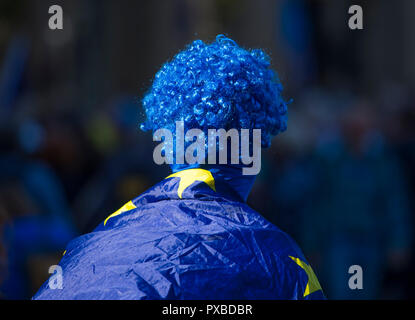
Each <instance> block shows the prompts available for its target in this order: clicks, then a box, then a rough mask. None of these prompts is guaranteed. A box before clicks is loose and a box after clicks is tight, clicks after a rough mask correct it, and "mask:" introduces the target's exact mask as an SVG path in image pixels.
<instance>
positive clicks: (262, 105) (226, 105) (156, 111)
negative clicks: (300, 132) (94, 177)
mask: <svg viewBox="0 0 415 320" xmlns="http://www.w3.org/2000/svg"><path fill="white" fill-rule="evenodd" d="M281 92H282V85H281V83H280V81H279V79H278V76H277V74H276V73H275V72H274V71H272V70H271V69H270V58H269V57H268V56H267V54H266V53H264V52H263V51H262V50H259V49H254V50H245V49H243V48H241V47H239V46H238V45H237V44H236V43H235V42H234V41H233V40H232V39H229V38H227V37H226V36H224V35H218V36H217V37H216V41H214V42H212V43H211V44H206V43H204V42H203V41H201V40H196V41H194V42H193V43H191V44H190V45H189V46H188V47H187V48H186V49H185V50H183V51H182V52H180V53H178V54H177V55H176V56H175V57H174V58H173V59H172V60H171V61H170V62H167V63H166V64H164V65H163V67H162V68H161V69H160V71H158V72H157V74H156V76H155V78H154V80H153V83H152V86H151V88H150V90H149V92H148V93H147V94H146V95H145V97H144V98H143V100H142V103H143V107H144V110H145V113H146V117H147V119H146V121H145V122H144V123H143V124H141V129H142V130H144V131H147V130H152V131H153V132H154V131H156V130H157V129H160V128H166V129H169V130H171V131H174V127H175V121H180V120H181V121H183V122H184V125H185V128H186V129H187V128H198V129H201V130H202V131H203V132H204V133H205V134H207V130H208V129H212V128H214V129H219V128H223V129H226V130H229V129H231V128H236V129H261V134H262V135H261V145H262V147H265V148H266V147H269V146H270V144H271V137H272V136H274V135H277V134H278V133H279V132H282V131H284V130H286V128H287V117H286V112H287V103H286V102H285V101H284V99H283V98H282V97H281Z"/></svg>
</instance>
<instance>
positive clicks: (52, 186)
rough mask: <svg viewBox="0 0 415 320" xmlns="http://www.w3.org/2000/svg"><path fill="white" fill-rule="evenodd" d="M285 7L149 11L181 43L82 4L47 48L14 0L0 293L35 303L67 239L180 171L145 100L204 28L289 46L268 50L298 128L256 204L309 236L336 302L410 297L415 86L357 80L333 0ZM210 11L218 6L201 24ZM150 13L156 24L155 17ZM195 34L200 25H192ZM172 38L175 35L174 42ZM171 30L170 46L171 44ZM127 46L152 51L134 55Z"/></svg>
mask: <svg viewBox="0 0 415 320" xmlns="http://www.w3.org/2000/svg"><path fill="white" fill-rule="evenodd" d="M57 2H59V1H57ZM277 2H278V4H279V5H278V6H277V7H272V8H271V9H272V10H270V8H269V7H268V6H269V4H268V2H265V1H259V2H258V4H257V5H253V4H250V5H247V4H246V2H243V3H245V6H243V5H240V4H238V3H236V2H234V1H228V2H225V1H220V0H217V1H211V2H207V1H201V3H202V4H203V5H201V7H202V8H195V7H192V6H191V5H189V2H188V1H186V0H183V1H181V0H176V1H172V3H174V6H175V7H174V8H175V11H172V13H168V12H170V11H169V10H168V9H166V8H164V7H163V6H162V5H160V8H159V7H157V6H156V5H153V4H151V5H150V4H146V5H144V6H143V7H144V8H143V10H147V13H148V15H149V16H150V18H148V20H144V22H142V23H143V25H144V23H146V24H149V21H151V20H156V19H155V18H156V17H157V15H158V14H160V15H163V17H166V16H169V14H171V16H172V18H171V21H170V20H165V19H163V21H164V22H163V23H164V24H165V25H164V27H166V25H167V27H168V28H170V29H171V30H175V32H176V33H174V37H175V38H174V37H169V35H167V34H166V35H163V33H162V31H160V30H163V29H162V27H160V25H158V24H157V27H158V28H157V27H156V26H155V24H153V25H152V24H149V26H148V27H147V29H145V30H144V31H141V33H139V32H138V27H137V26H136V27H137V29H134V28H132V31H131V28H129V27H125V29H122V28H121V29H122V30H120V29H116V28H115V27H116V26H117V25H118V26H119V24H120V23H121V22H120V21H122V20H123V18H122V17H123V16H122V15H121V11H120V12H118V13H117V11H114V10H113V9H114V3H111V4H110V2H109V1H93V0H91V1H84V2H80V1H74V2H73V4H72V5H71V6H73V7H76V6H77V5H78V6H79V7H81V8H84V9H85V11H83V12H84V13H83V14H85V15H88V14H90V15H91V16H94V19H92V18H91V19H89V20H88V21H89V22H88V23H86V22H85V21H84V20H82V17H81V18H79V20H76V19H74V20H75V21H70V20H69V19H68V20H67V24H66V25H67V26H68V29H69V30H70V32H69V31H65V32H66V33H62V34H63V35H64V36H62V37H63V39H61V40H59V41H57V39H60V38H56V36H51V37H48V36H45V37H46V38H45V39H46V40H45V39H43V38H41V39H43V40H42V41H44V42H42V41H41V42H35V41H34V40H33V39H37V40H39V38H36V37H44V35H45V34H47V30H46V29H45V28H46V27H47V23H46V22H44V24H42V23H43V22H42V23H40V25H41V27H38V28H39V30H41V32H40V31H39V32H35V31H33V30H31V29H36V28H35V27H33V28H32V23H33V25H36V26H38V25H39V22H38V21H37V19H40V18H39V17H38V18H36V19H35V18H33V17H32V18H27V17H26V16H24V15H23V17H22V14H21V13H19V12H22V10H23V12H26V11H25V10H24V9H22V8H20V7H19V8H15V7H14V5H13V1H4V3H5V4H6V3H7V6H6V5H5V6H4V7H2V9H4V10H3V11H2V13H4V12H7V16H2V15H0V31H1V32H0V239H1V241H0V298H3V299H27V298H30V297H31V296H32V295H33V293H34V292H36V290H37V289H38V288H39V286H40V285H41V283H42V282H43V281H45V280H46V279H47V278H48V269H49V266H51V265H53V264H57V262H59V260H60V258H61V256H62V253H63V251H64V249H65V247H66V245H67V243H68V242H69V241H70V240H71V239H73V238H74V237H76V236H77V235H79V234H83V233H87V232H90V231H92V229H93V228H94V227H95V226H97V225H98V224H99V223H100V222H102V221H103V220H104V219H105V218H106V217H107V216H108V215H109V214H111V213H112V212H114V211H115V210H117V209H118V208H119V207H121V206H122V205H123V204H124V203H126V202H127V201H129V200H131V199H133V198H135V197H136V196H137V195H139V194H140V193H141V192H143V191H144V190H146V189H147V188H148V187H150V186H152V185H153V184H155V183H157V182H158V181H160V180H161V179H163V178H164V177H165V176H167V175H168V174H169V168H167V167H165V166H157V165H156V164H155V163H154V162H153V158H152V152H153V148H154V143H153V142H152V137H151V134H145V133H143V132H140V131H139V129H138V128H139V123H140V122H141V121H142V120H143V113H142V111H141V109H140V104H139V98H140V95H141V94H142V93H143V90H145V87H146V85H142V83H138V81H142V82H144V83H146V84H148V83H149V80H150V77H151V75H152V74H153V73H154V72H155V71H156V70H157V69H158V68H159V66H160V65H161V63H162V62H163V61H164V60H165V59H167V58H168V57H169V56H170V55H171V54H173V53H175V52H177V51H178V50H179V49H180V47H181V46H183V45H184V44H185V43H187V42H189V41H191V40H193V39H194V38H195V37H199V36H200V37H203V36H206V37H207V40H209V39H212V38H213V37H214V36H215V34H216V33H219V32H224V33H226V32H229V35H230V36H231V37H232V36H233V34H236V38H235V40H237V41H238V42H239V43H240V44H242V45H244V43H245V42H246V43H247V44H249V45H250V44H252V43H253V44H255V40H257V41H258V42H259V43H258V44H255V46H258V47H260V46H261V45H262V44H263V45H264V46H267V44H268V43H271V45H269V47H270V48H274V46H275V47H278V48H279V50H278V54H275V55H272V57H273V59H274V60H275V59H281V60H280V61H281V62H280V63H279V64H278V66H282V72H281V73H280V74H282V82H283V83H284V84H285V86H286V88H287V90H286V95H287V98H291V97H292V98H293V101H292V102H291V104H290V105H289V122H288V131H287V132H285V133H284V134H281V135H280V136H278V137H277V138H276V139H275V140H273V144H272V146H271V148H270V149H267V150H264V152H263V157H262V158H263V159H262V161H263V163H262V171H261V173H260V175H259V176H258V177H257V181H256V184H255V185H254V188H253V191H252V193H251V195H250V197H249V199H248V203H249V204H250V205H251V206H252V207H253V208H254V209H256V210H258V211H259V212H260V213H261V214H263V215H264V216H265V217H266V218H267V219H268V220H270V221H271V222H273V223H274V224H276V225H277V226H279V227H280V228H281V229H283V230H284V231H286V232H287V233H289V234H290V235H291V236H292V237H293V238H294V239H295V240H296V241H297V242H298V244H299V245H300V247H301V248H302V249H303V251H304V253H305V255H306V256H307V257H308V258H309V261H310V262H311V264H312V265H313V268H314V271H315V273H316V274H317V276H318V278H319V280H320V282H321V285H322V287H323V289H324V291H325V293H326V295H327V297H328V298H329V299H376V298H386V299H389V298H390V299H399V298H414V294H413V293H412V290H410V289H411V287H412V286H413V285H414V284H415V275H413V274H412V273H411V270H410V266H412V265H414V263H415V251H414V245H413V236H414V231H415V203H414V199H415V170H414V165H413V164H414V163H415V148H414V147H415V126H414V125H415V99H414V98H415V97H414V90H413V87H411V84H408V83H406V82H405V81H402V80H401V79H399V77H397V78H398V79H397V80H395V81H394V80H392V79H389V80H391V81H377V82H376V83H373V84H371V85H369V86H367V87H362V86H361V83H362V80H360V81H359V80H358V79H355V78H354V77H362V79H370V76H371V74H370V75H369V76H367V75H365V74H361V73H359V72H358V71H357V70H358V69H359V68H358V67H359V61H358V59H357V62H356V58H353V57H351V56H353V54H352V53H351V52H349V51H347V50H345V47H347V48H351V49H350V50H352V49H353V48H354V47H353V45H354V42H353V41H352V42H350V38H348V37H349V36H347V37H344V38H343V39H344V41H343V42H341V41H340V42H339V41H338V39H337V38H336V36H333V35H330V34H325V33H324V32H319V30H320V31H321V29H319V28H322V26H321V25H320V26H319V23H320V24H323V22H322V21H325V20H324V19H323V17H324V14H323V13H322V12H323V11H324V10H323V6H324V5H323V4H319V5H314V6H308V5H306V4H307V3H308V2H306V1H300V0H295V1H290V2H288V1H283V0H281V1H277ZM339 2H340V1H339ZM380 2H384V1H380ZM24 3H25V5H27V6H28V8H32V9H36V10H39V11H41V12H43V13H42V14H39V16H40V17H41V18H45V19H47V4H48V2H47V1H43V2H41V1H39V4H38V5H37V7H36V8H35V7H34V6H36V5H34V4H33V3H31V4H30V5H29V2H24ZM74 3H75V4H77V5H75V4H74ZM81 3H82V4H81ZM86 3H87V4H88V5H86ZM162 3H164V4H166V2H165V1H164V2H163V1H162ZM169 3H170V2H169ZM208 3H209V5H208ZM210 3H214V4H215V7H212V6H211V5H210ZM250 3H251V2H250ZM130 4H131V8H130V13H128V12H125V11H123V12H124V14H125V15H128V14H130V16H129V17H130V18H134V10H133V9H132V8H133V7H134V6H133V5H132V3H130ZM39 6H40V9H38V8H39ZM42 6H43V7H42ZM83 6H84V7H83ZM85 6H86V7H85ZM250 6H252V7H250ZM44 8H46V10H43V9H44ZM163 8H164V9H163ZM186 8H187V9H186ZM241 8H242V9H241ZM6 9H7V10H6ZM87 9H89V11H88V10H87ZM202 9H203V10H205V11H203V12H210V16H209V15H208V14H205V15H202V16H201V18H200V19H199V20H198V21H197V23H196V22H194V20H192V18H194V16H195V15H196V14H197V13H199V16H200V12H201V10H202ZM253 9H254V10H257V11H258V12H257V14H256V20H255V19H252V25H254V26H257V27H258V28H259V29H258V32H257V33H256V32H251V33H250V32H249V31H247V29H246V28H245V29H244V27H242V24H238V21H239V20H238V19H241V20H244V19H245V17H246V16H247V15H248V16H249V12H250V10H253ZM36 10H34V11H36ZM215 10H217V11H215ZM238 10H239V11H238ZM64 12H65V11H64ZM104 12H105V14H106V15H107V16H110V15H111V14H112V15H114V19H116V21H115V22H114V24H113V25H114V30H118V31H119V34H118V35H117V34H116V35H115V36H114V31H112V32H113V33H111V32H109V35H108V36H107V38H106V37H103V36H102V34H101V33H99V32H97V31H98V30H99V29H94V28H95V27H94V26H96V25H100V23H103V21H102V20H103V18H102V16H100V14H102V15H104ZM131 12H133V13H131ZM212 12H213V13H212ZM218 12H219V13H218ZM241 12H242V13H241ZM252 12H253V11H252ZM344 12H347V10H346V11H344ZM140 14H141V16H142V18H143V19H145V18H144V15H145V13H140ZM266 14H269V16H268V15H266ZM189 16H190V18H189ZM206 16H207V17H206ZM186 17H187V18H186ZM209 17H214V18H209ZM238 17H239V18H238ZM26 18H27V19H26ZM261 19H262V20H264V21H266V19H270V22H269V24H267V23H264V22H263V21H261ZM22 20H24V21H25V22H22ZM126 20H127V19H126ZM36 21H37V22H36ZM46 21H47V20H46ZM166 21H167V22H166ZM229 21H230V22H229ZM319 21H320V22H319ZM293 22H294V23H293ZM71 23H72V25H71ZM125 23H127V22H125ZM137 23H139V22H137ZM140 23H141V22H140ZM331 23H333V21H331ZM20 25H22V26H26V27H19V26H20ZM76 26H78V27H76ZM130 27H131V25H130ZM198 28H201V29H198ZM268 28H270V30H271V31H266V30H268ZM127 29H129V30H130V31H129V32H130V33H128V32H127V31H126V30H127ZM195 29H196V30H199V35H194V34H192V30H193V31H194V30H195ZM80 30H82V32H81V31H80ZM105 30H108V29H105ZM238 30H240V31H238ZM275 30H278V32H276V31H275ZM325 30H327V29H325ZM332 30H333V29H330V31H332ZM135 31H137V34H138V35H135V34H134V32H135ZM94 32H97V33H94ZM123 32H124V33H123ZM131 32H132V33H133V34H134V36H137V37H141V38H140V41H141V45H137V44H135V45H134V44H131V48H130V47H129V46H128V45H124V46H123V45H121V49H123V48H124V49H125V50H124V49H123V50H124V51H123V50H121V49H119V50H118V51H111V50H116V49H114V48H113V47H112V46H111V43H110V42H108V44H107V42H106V41H107V40H108V39H110V38H111V39H113V40H111V41H115V40H114V39H116V42H115V43H118V44H120V43H121V42H120V41H121V40H119V37H124V38H125V41H126V42H127V43H129V41H136V40H134V39H133V36H132V35H131ZM238 32H239V33H238ZM266 32H268V34H267V33H266ZM343 32H345V31H344V30H343ZM311 33H312V34H311ZM39 34H40V35H39ZM98 34H100V36H99V35H98ZM148 34H150V35H151V36H148ZM257 34H259V35H260V36H258V37H256V35H257ZM95 35H97V36H96V37H95ZM65 37H67V38H65ZM172 38H174V39H175V41H176V44H175V45H169V44H171V43H172V41H173V40H172ZM70 39H72V40H70ZM327 39H330V41H328V42H326V40H327ZM164 40H165V41H166V43H167V44H166V43H164V45H163V44H160V43H161V42H163V41H164ZM39 41H40V40H39ZM108 41H110V40H108ZM117 41H118V42H117ZM140 41H139V42H140ZM146 41H147V42H146ZM169 41H170V42H169ZM39 43H42V44H41V45H39ZM112 44H114V42H112ZM324 44H326V45H324ZM142 46H147V48H144V47H142ZM72 47H75V48H72ZM68 48H72V49H71V50H72V51H70V50H69V49H68ZM129 49H131V50H133V52H136V53H138V52H140V53H142V55H141V56H139V57H137V58H136V57H134V55H133V54H132V53H131V52H129ZM134 50H136V51H134ZM352 51H353V50H352ZM69 52H70V53H69ZM152 53H154V55H153V54H152ZM323 53H324V54H323ZM104 55H105V58H102V57H103V56H104ZM100 59H101V60H100ZM123 59H125V60H126V62H125V63H124V64H122V60H123ZM136 59H138V61H139V62H137V61H136ZM396 59H398V58H396ZM97 61H98V62H97ZM108 61H110V62H111V64H114V65H115V66H116V67H114V68H116V69H117V70H116V71H113V73H111V75H112V77H113V78H112V83H111V82H109V80H108V79H107V76H106V75H105V73H104V72H103V71H102V69H104V70H106V71H108V72H109V71H111V70H112V69H111V70H108V68H103V67H102V65H103V64H105V63H106V62H108ZM134 63H136V65H135V66H136V67H138V69H135V68H134ZM137 63H140V64H139V65H137ZM148 64H150V65H151V67H149V66H147V65H148ZM356 64H357V66H356ZM131 65H132V66H131ZM118 66H119V68H118ZM130 66H131V67H130ZM359 70H360V69H359ZM366 72H367V73H370V69H369V71H368V70H366ZM114 73H115V75H114ZM131 74H140V76H137V78H134V76H133V75H131ZM145 79H147V80H145ZM106 80H108V83H107V82H106ZM117 81H118V82H120V83H122V84H118V83H117ZM136 81H137V82H136ZM126 83H127V85H126ZM138 86H140V88H141V87H142V88H141V89H138ZM131 88H137V90H136V91H134V90H132V89H131ZM140 90H141V91H140ZM351 265H360V266H361V267H362V269H363V272H364V273H363V274H364V279H363V283H364V289H363V290H350V288H349V287H348V279H349V277H350V274H349V273H348V270H349V267H350V266H351Z"/></svg>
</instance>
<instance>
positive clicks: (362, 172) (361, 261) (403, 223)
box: [301, 98, 412, 299]
mask: <svg viewBox="0 0 415 320" xmlns="http://www.w3.org/2000/svg"><path fill="white" fill-rule="evenodd" d="M339 125H340V128H341V132H340V133H341V135H339V136H337V137H335V136H334V137H331V138H330V139H328V140H327V139H323V140H322V142H324V143H320V144H319V145H317V149H316V151H315V155H314V158H313V162H314V164H313V165H314V170H316V172H318V177H319V178H318V184H317V185H316V186H315V190H314V192H313V199H312V201H310V207H309V212H306V213H305V216H304V218H303V230H302V235H303V237H304V238H303V239H302V241H301V242H303V243H306V244H307V252H315V255H314V256H318V257H319V260H320V261H319V264H318V268H317V269H318V270H319V272H320V274H321V277H322V282H323V283H324V284H326V285H327V294H328V296H330V298H333V299H376V298H379V297H381V295H380V292H381V288H382V283H383V277H384V274H385V272H386V270H387V267H388V266H389V265H390V263H396V261H395V260H396V259H398V260H399V263H398V264H399V266H400V267H402V268H403V267H404V265H405V263H407V262H408V261H407V259H408V257H409V255H408V254H409V252H410V247H411V233H412V230H411V228H410V215H409V207H408V194H407V193H406V185H405V180H404V177H403V169H402V167H401V166H400V163H399V162H398V161H397V157H396V155H395V154H394V153H392V152H391V150H390V149H389V146H388V145H387V144H386V142H385V139H384V137H383V135H382V134H381V133H380V131H379V130H378V127H379V122H378V114H377V112H376V111H375V110H374V108H373V106H372V105H370V103H369V102H368V101H365V100H364V99H359V98H357V99H356V100H355V102H354V104H353V105H351V106H350V108H347V109H346V110H345V112H344V113H343V114H342V117H341V122H340V123H339ZM333 138H334V139H333ZM322 235H324V237H323V236H322ZM398 257H399V258H398ZM354 264H356V265H360V266H361V267H362V269H363V274H364V288H363V289H364V290H350V288H349V287H348V279H349V277H350V274H348V269H349V267H350V266H351V265H354Z"/></svg>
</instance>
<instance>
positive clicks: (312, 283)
mask: <svg viewBox="0 0 415 320" xmlns="http://www.w3.org/2000/svg"><path fill="white" fill-rule="evenodd" d="M289 257H290V258H291V259H292V260H293V261H294V262H295V263H296V264H298V265H299V266H300V267H301V268H302V269H304V271H305V273H306V274H307V276H308V282H307V286H306V287H305V291H304V297H306V296H308V295H309V294H312V293H313V292H315V291H318V290H322V289H321V286H320V283H319V282H318V280H317V277H316V275H315V273H314V271H313V269H312V268H311V266H310V265H309V264H307V263H305V262H304V261H301V260H300V259H298V258H294V257H291V256H289Z"/></svg>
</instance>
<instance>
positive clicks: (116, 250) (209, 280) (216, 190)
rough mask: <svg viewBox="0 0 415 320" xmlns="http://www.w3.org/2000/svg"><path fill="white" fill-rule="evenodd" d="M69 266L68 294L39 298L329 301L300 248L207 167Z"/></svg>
mask: <svg viewBox="0 0 415 320" xmlns="http://www.w3.org/2000/svg"><path fill="white" fill-rule="evenodd" d="M60 266H61V267H62V270H63V273H62V276H63V288H62V289H55V290H52V289H51V288H49V286H48V281H46V282H45V283H44V284H43V286H42V287H41V288H40V289H39V291H38V292H37V294H36V295H35V296H34V297H33V298H34V299H324V295H323V292H322V290H321V287H320V284H319V282H318V280H317V278H316V276H315V274H314V272H313V270H312V269H311V266H310V265H309V264H308V263H307V261H306V259H305V257H304V256H303V254H302V252H301V250H300V249H299V248H298V247H297V245H296V244H295V242H294V241H293V240H292V239H291V238H290V237H289V236H288V235H287V234H285V233H284V232H282V231H281V230H280V229H278V228H277V227H276V226H274V225H273V224H271V223H270V222H268V221H267V220H265V219H264V218H263V217H262V216H261V215H260V214H259V213H257V212H255V211H254V210H253V209H251V208H250V207H249V206H248V205H247V204H246V203H245V202H244V201H243V200H241V198H240V197H239V196H238V194H237V193H236V192H235V191H234V189H233V188H232V187H231V186H230V185H229V182H228V181H227V180H226V179H223V178H222V177H220V176H215V173H212V172H210V171H208V170H204V169H198V168H197V169H188V170H183V171H180V172H178V173H175V174H173V175H171V176H169V177H167V178H166V179H164V180H163V181H161V182H160V183H158V184H157V185H155V186H154V187H152V188H150V189H149V190H147V191H146V192H144V193H143V194H142V195H140V196H139V197H137V198H136V199H134V200H132V201H130V202H128V203H127V204H126V205H124V206H123V207H122V208H121V209H120V210H118V211H117V212H115V213H113V214H112V215H110V216H109V217H108V218H107V219H106V220H105V221H103V222H102V223H101V224H100V225H99V226H98V227H97V228H96V229H95V230H94V231H93V232H91V233H89V234H85V235H83V236H80V237H78V238H76V239H74V240H72V241H71V242H70V243H69V244H68V246H67V248H66V253H65V255H64V256H63V257H62V260H61V262H60Z"/></svg>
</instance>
